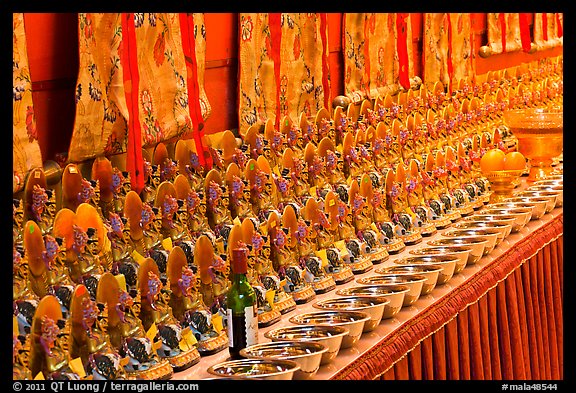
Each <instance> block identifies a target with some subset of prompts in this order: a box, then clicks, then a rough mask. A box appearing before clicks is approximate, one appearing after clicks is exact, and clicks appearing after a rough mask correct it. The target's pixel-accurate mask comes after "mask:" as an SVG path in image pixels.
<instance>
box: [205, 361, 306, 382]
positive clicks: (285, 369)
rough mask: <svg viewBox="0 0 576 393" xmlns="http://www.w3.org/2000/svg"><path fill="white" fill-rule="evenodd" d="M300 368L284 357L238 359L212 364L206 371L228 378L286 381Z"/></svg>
mask: <svg viewBox="0 0 576 393" xmlns="http://www.w3.org/2000/svg"><path fill="white" fill-rule="evenodd" d="M299 369H300V366H299V365H298V363H296V362H295V361H293V360H286V359H240V360H230V361H226V362H222V363H218V364H215V365H212V366H210V367H209V368H208V370H207V371H208V373H210V374H212V375H215V376H217V377H223V378H230V379H266V380H278V381H287V380H291V379H292V378H293V376H294V373H295V372H296V371H298V370H299Z"/></svg>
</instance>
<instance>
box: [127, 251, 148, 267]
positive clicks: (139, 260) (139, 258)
mask: <svg viewBox="0 0 576 393" xmlns="http://www.w3.org/2000/svg"><path fill="white" fill-rule="evenodd" d="M130 255H132V258H133V259H134V261H135V262H136V263H137V264H141V263H142V262H144V259H146V258H144V257H143V256H142V255H141V254H140V253H139V252H138V251H136V250H134V251H132V254H130Z"/></svg>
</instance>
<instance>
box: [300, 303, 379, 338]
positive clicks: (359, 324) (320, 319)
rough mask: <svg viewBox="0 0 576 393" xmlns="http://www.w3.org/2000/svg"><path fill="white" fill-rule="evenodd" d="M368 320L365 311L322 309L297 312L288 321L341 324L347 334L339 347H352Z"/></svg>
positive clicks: (302, 323)
mask: <svg viewBox="0 0 576 393" xmlns="http://www.w3.org/2000/svg"><path fill="white" fill-rule="evenodd" d="M369 320H370V315H368V314H367V313H365V312H359V311H348V310H342V309H339V310H323V311H317V312H309V313H305V314H297V315H293V316H292V317H290V319H289V321H290V322H292V323H294V324H297V325H328V326H342V327H345V328H346V329H348V334H347V335H345V336H344V338H343V339H342V344H341V347H340V348H350V347H353V346H354V345H355V344H356V343H357V342H358V340H360V336H361V335H362V332H363V331H364V325H365V324H366V322H367V321H369Z"/></svg>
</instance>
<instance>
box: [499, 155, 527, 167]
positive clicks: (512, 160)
mask: <svg viewBox="0 0 576 393" xmlns="http://www.w3.org/2000/svg"><path fill="white" fill-rule="evenodd" d="M525 167H526V157H524V155H523V154H522V153H520V152H519V151H511V152H509V153H506V155H505V156H504V169H505V170H507V171H511V170H521V169H524V168H525Z"/></svg>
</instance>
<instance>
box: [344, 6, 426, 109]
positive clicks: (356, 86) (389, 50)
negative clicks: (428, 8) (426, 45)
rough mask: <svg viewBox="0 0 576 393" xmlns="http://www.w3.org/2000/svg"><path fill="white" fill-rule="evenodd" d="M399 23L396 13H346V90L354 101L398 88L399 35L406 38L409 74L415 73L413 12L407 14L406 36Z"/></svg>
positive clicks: (347, 94) (394, 90)
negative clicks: (400, 31)
mask: <svg viewBox="0 0 576 393" xmlns="http://www.w3.org/2000/svg"><path fill="white" fill-rule="evenodd" d="M396 23H397V14H395V13H346V14H345V15H344V32H343V35H342V39H343V42H342V50H343V51H344V93H345V94H346V96H348V97H349V98H350V99H351V100H352V101H353V102H359V101H361V100H363V99H365V98H370V99H375V98H376V97H378V96H379V95H385V94H386V93H391V94H393V93H395V92H396V91H398V89H399V88H400V85H399V78H400V64H399V56H398V45H397V41H398V39H404V40H405V41H406V49H407V52H408V75H409V76H410V77H413V76H414V75H415V74H414V64H413V59H414V54H413V46H412V23H411V20H410V14H408V16H407V18H406V28H407V31H406V34H405V37H402V36H401V37H399V35H398V29H397V26H396Z"/></svg>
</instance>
